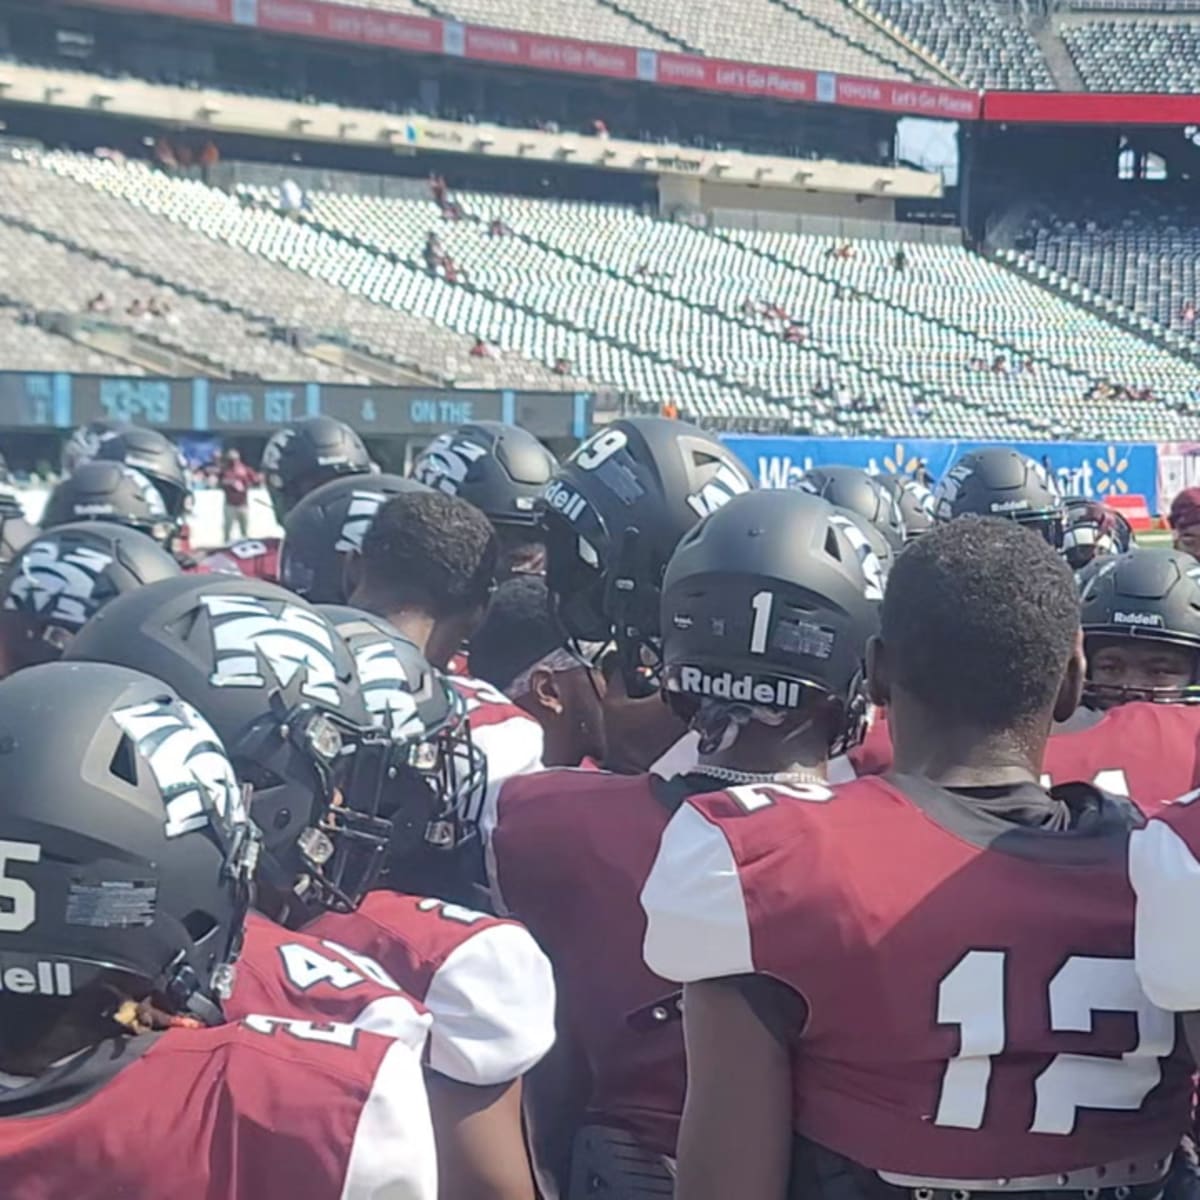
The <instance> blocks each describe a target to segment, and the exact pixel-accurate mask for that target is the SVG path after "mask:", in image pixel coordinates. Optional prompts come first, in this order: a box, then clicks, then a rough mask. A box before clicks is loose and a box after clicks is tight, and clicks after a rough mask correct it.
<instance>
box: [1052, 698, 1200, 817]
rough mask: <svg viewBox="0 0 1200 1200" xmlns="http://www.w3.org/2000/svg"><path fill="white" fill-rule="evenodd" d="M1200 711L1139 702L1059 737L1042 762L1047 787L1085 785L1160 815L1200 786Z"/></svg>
mask: <svg viewBox="0 0 1200 1200" xmlns="http://www.w3.org/2000/svg"><path fill="white" fill-rule="evenodd" d="M1198 743H1200V706H1193V705H1187V704H1149V703H1146V702H1145V701H1137V702H1134V703H1130V704H1121V705H1118V706H1117V707H1116V708H1110V709H1109V710H1108V711H1107V712H1105V713H1104V714H1103V715H1102V716H1101V717H1100V719H1099V720H1098V721H1097V722H1096V724H1095V725H1092V726H1090V727H1089V728H1087V729H1080V730H1076V731H1074V732H1071V733H1056V734H1055V735H1054V736H1053V737H1052V738H1051V739H1050V741H1049V742H1048V743H1047V744H1046V756H1045V758H1044V759H1043V760H1042V770H1043V772H1044V779H1043V782H1045V783H1052V784H1054V783H1070V782H1071V781H1073V780H1083V781H1084V782H1085V783H1092V784H1095V785H1096V787H1098V788H1102V789H1103V790H1104V791H1106V792H1112V793H1113V794H1114V795H1117V796H1128V797H1129V798H1130V799H1131V800H1132V801H1133V802H1134V803H1135V804H1136V805H1137V806H1138V807H1139V808H1140V809H1141V810H1142V811H1143V812H1145V813H1147V814H1150V813H1153V812H1156V811H1157V810H1158V809H1159V808H1161V807H1162V805H1164V804H1166V803H1168V802H1169V801H1171V800H1175V799H1178V798H1179V797H1180V796H1182V795H1184V793H1186V792H1190V791H1191V790H1192V789H1193V788H1195V787H1196V786H1198V785H1200V747H1198Z"/></svg>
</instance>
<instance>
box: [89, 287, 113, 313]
mask: <svg viewBox="0 0 1200 1200" xmlns="http://www.w3.org/2000/svg"><path fill="white" fill-rule="evenodd" d="M112 307H113V302H112V297H111V296H110V295H109V294H108V293H107V292H106V291H104V289H103V288H101V289H100V291H98V292H97V293H96V294H95V295H94V296H93V297H92V298H91V299H90V300H89V301H88V302H87V310H88V312H90V313H110V312H112Z"/></svg>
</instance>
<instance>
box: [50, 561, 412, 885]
mask: <svg viewBox="0 0 1200 1200" xmlns="http://www.w3.org/2000/svg"><path fill="white" fill-rule="evenodd" d="M64 657H65V658H70V659H73V660H76V661H92V662H111V663H116V664H118V665H120V666H126V667H132V668H134V669H135V670H140V671H145V672H146V673H147V674H153V675H155V676H157V677H158V678H160V679H163V680H165V681H166V682H167V683H169V684H170V685H171V686H172V687H173V688H174V689H175V690H176V691H177V692H179V694H180V695H181V696H182V697H183V698H184V699H185V700H187V701H188V703H189V704H193V705H194V706H195V707H196V708H197V709H199V710H200V712H201V713H203V714H204V716H205V717H206V718H207V719H208V720H209V721H210V722H211V724H212V725H213V728H215V729H216V730H217V732H218V733H219V734H220V735H221V738H222V741H223V742H224V743H225V746H226V748H227V749H228V752H229V757H230V760H231V761H232V762H233V764H234V767H235V769H236V770H237V772H238V776H239V778H240V779H241V780H242V782H243V783H245V784H247V785H249V787H250V788H251V789H252V791H251V810H250V814H251V816H252V817H253V818H254V821H255V823H256V824H257V825H258V827H259V829H261V830H262V834H263V843H264V848H265V853H264V855H263V863H262V868H261V870H260V876H261V878H262V881H263V882H264V883H266V884H267V885H268V886H269V887H270V888H271V889H272V891H273V893H274V895H275V897H276V898H278V899H279V900H280V901H281V902H288V901H290V902H291V903H293V904H294V903H295V902H296V901H297V900H299V901H301V902H302V903H303V904H304V905H306V906H310V907H317V908H320V907H324V908H338V909H349V908H352V907H354V905H355V904H356V903H357V902H358V900H359V899H361V897H362V896H363V894H365V892H366V891H367V890H368V888H369V887H370V886H371V884H372V883H373V882H374V879H375V877H376V875H377V874H378V871H379V869H380V867H381V866H382V858H383V854H384V851H385V849H386V847H387V843H388V839H389V837H390V836H391V825H390V823H389V822H388V821H387V819H386V818H384V817H382V816H381V815H380V803H381V796H382V791H383V788H384V784H385V780H386V771H387V765H388V754H389V748H390V743H389V740H388V739H387V738H386V737H383V736H382V735H381V734H380V733H379V731H378V730H377V729H376V728H375V726H374V724H373V723H372V721H371V717H370V714H369V713H368V711H367V707H366V703H365V702H364V700H363V697H362V691H361V689H360V687H359V683H358V677H357V675H356V674H355V670H354V660H353V658H352V657H351V654H350V651H349V650H348V649H347V647H346V645H345V643H344V642H343V641H342V639H341V638H340V637H339V636H338V634H337V630H335V629H334V628H333V626H332V625H330V624H329V622H328V621H327V620H326V619H325V618H324V617H323V616H321V614H320V613H318V612H317V611H316V610H315V609H313V608H312V606H311V605H309V604H306V603H305V602H304V601H303V600H300V599H298V598H297V597H295V596H293V595H290V594H289V593H288V592H285V591H283V590H282V589H281V588H278V587H276V586H274V585H273V584H269V583H262V582H260V581H258V580H252V579H237V578H232V577H228V578H227V577H224V576H217V575H206V576H183V577H182V578H179V579H168V580H162V581H160V582H158V583H152V584H149V585H148V586H146V587H143V588H139V589H138V590H137V591H135V592H130V593H128V594H126V595H124V596H121V597H119V598H118V599H116V600H114V601H113V602H112V603H111V604H108V605H106V606H105V607H104V608H102V609H101V610H100V611H99V612H98V613H97V614H96V615H95V616H94V617H93V618H92V619H91V620H90V621H89V622H88V623H87V625H85V626H84V627H83V629H82V630H80V632H79V633H78V634H77V635H76V636H75V638H74V639H73V640H72V642H71V644H70V645H69V646H68V647H67V650H66V653H65V655H64Z"/></svg>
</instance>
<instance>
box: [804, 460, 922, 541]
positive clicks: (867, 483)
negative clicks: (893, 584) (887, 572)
mask: <svg viewBox="0 0 1200 1200" xmlns="http://www.w3.org/2000/svg"><path fill="white" fill-rule="evenodd" d="M798 486H799V487H800V489H801V490H802V491H806V492H812V494H813V495H814V496H820V497H821V498H822V499H823V500H828V501H829V503H830V504H832V505H833V506H834V507H835V508H844V509H847V510H848V511H849V512H853V513H858V515H859V516H860V517H862V518H863V520H864V521H870V523H871V524H872V525H874V526H875V528H876V529H878V530H879V532H880V533H882V534H883V536H884V537H885V538H887V540H888V542H889V543H890V545H891V547H892V550H893V551H894V552H896V553H899V551H900V549H901V547H903V545H904V520H903V518H902V517H901V515H900V506H899V505H898V504H897V503H896V501H895V498H894V497H893V496H892V493H891V492H890V491H889V490H888V489H887V488H886V487H884V486H883V484H882V482H881V481H880V480H879V479H877V478H876V477H875V476H874V475H870V474H868V473H867V472H866V471H864V470H862V468H861V467H813V468H812V469H811V470H809V471H805V472H804V474H803V475H802V476H801V477H800V482H799V484H798Z"/></svg>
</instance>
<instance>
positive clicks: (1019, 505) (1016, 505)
mask: <svg viewBox="0 0 1200 1200" xmlns="http://www.w3.org/2000/svg"><path fill="white" fill-rule="evenodd" d="M989 507H990V508H991V510H992V512H994V513H1006V512H1020V511H1021V510H1022V509H1024V508H1028V507H1029V501H1028V500H996V501H994V502H993V503H992V504H991V505H989Z"/></svg>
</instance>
